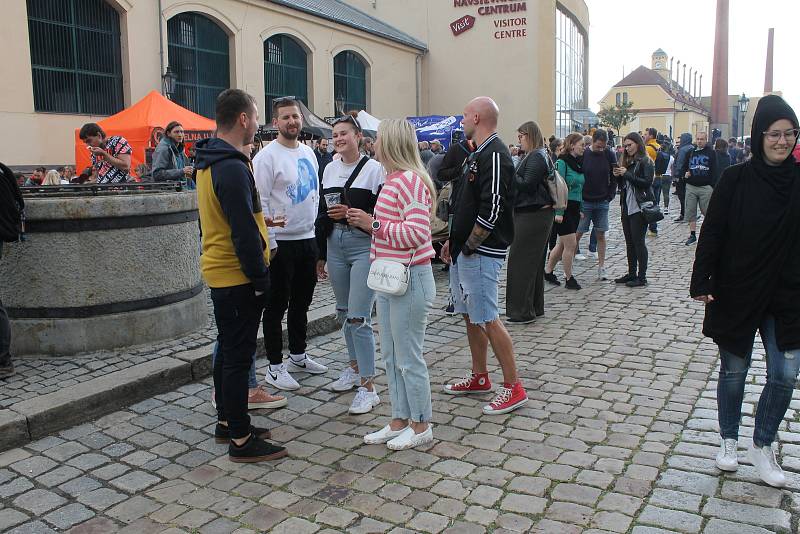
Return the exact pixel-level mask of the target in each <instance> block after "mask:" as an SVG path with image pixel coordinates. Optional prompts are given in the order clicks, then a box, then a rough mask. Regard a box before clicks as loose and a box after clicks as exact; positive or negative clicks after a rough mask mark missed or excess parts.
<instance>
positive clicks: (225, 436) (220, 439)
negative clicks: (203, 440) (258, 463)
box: [214, 423, 272, 443]
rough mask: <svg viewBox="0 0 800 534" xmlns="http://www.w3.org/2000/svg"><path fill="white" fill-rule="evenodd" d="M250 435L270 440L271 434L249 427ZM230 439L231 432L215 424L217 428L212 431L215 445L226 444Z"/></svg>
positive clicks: (261, 429)
mask: <svg viewBox="0 0 800 534" xmlns="http://www.w3.org/2000/svg"><path fill="white" fill-rule="evenodd" d="M250 433H251V434H252V435H254V436H255V437H257V438H261V439H271V438H272V433H271V432H270V431H269V430H267V429H266V428H258V427H255V426H253V425H250ZM230 439H231V430H230V429H229V428H228V427H227V426H224V425H220V424H219V423H217V428H215V429H214V440H215V441H216V442H217V443H227V442H228V441H230Z"/></svg>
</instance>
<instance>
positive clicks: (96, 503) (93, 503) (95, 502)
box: [78, 488, 126, 511]
mask: <svg viewBox="0 0 800 534" xmlns="http://www.w3.org/2000/svg"><path fill="white" fill-rule="evenodd" d="M125 499H126V496H125V495H124V494H123V493H119V492H116V491H114V490H112V489H109V488H98V489H96V490H92V491H89V492H86V493H82V494H80V495H78V502H80V503H82V504H85V505H86V506H89V507H90V508H93V509H94V510H98V511H102V510H105V509H106V508H108V507H109V506H112V505H114V504H117V503H120V502H122V501H124V500H125Z"/></svg>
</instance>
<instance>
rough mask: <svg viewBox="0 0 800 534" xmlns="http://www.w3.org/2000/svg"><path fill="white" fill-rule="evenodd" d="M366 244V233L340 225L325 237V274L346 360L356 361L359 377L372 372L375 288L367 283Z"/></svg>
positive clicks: (368, 263)
mask: <svg viewBox="0 0 800 534" xmlns="http://www.w3.org/2000/svg"><path fill="white" fill-rule="evenodd" d="M369 247H370V236H368V235H367V234H365V233H364V232H362V231H361V230H356V229H354V228H349V227H347V226H343V225H338V224H337V225H335V226H334V229H333V233H332V234H331V236H330V237H329V238H328V259H327V262H328V274H329V275H330V277H331V285H332V286H333V294H334V296H335V297H336V316H337V318H338V320H339V322H340V323H341V324H342V335H343V336H344V342H345V344H347V353H348V354H349V355H350V361H351V362H352V361H355V362H357V363H358V374H359V375H360V376H361V378H363V379H370V378H372V377H373V376H374V375H375V334H374V332H373V330H372V305H373V304H374V303H375V292H374V291H373V290H371V289H370V288H368V287H367V275H368V274H369V265H370V261H369Z"/></svg>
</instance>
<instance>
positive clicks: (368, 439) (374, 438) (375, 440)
mask: <svg viewBox="0 0 800 534" xmlns="http://www.w3.org/2000/svg"><path fill="white" fill-rule="evenodd" d="M406 428H408V427H406ZM403 430H405V428H401V429H400V430H392V427H391V426H389V425H386V426H385V427H383V428H381V429H380V430H378V431H377V432H373V433H371V434H367V435H366V436H364V443H366V444H367V445H376V444H379V443H386V442H387V441H391V440H392V439H394V438H396V437H397V436H399V435H400V434H402V433H403Z"/></svg>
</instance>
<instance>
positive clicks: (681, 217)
mask: <svg viewBox="0 0 800 534" xmlns="http://www.w3.org/2000/svg"><path fill="white" fill-rule="evenodd" d="M672 220H673V221H674V222H678V223H681V222H685V221H684V220H683V215H681V216H680V217H676V218H674V219H672Z"/></svg>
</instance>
